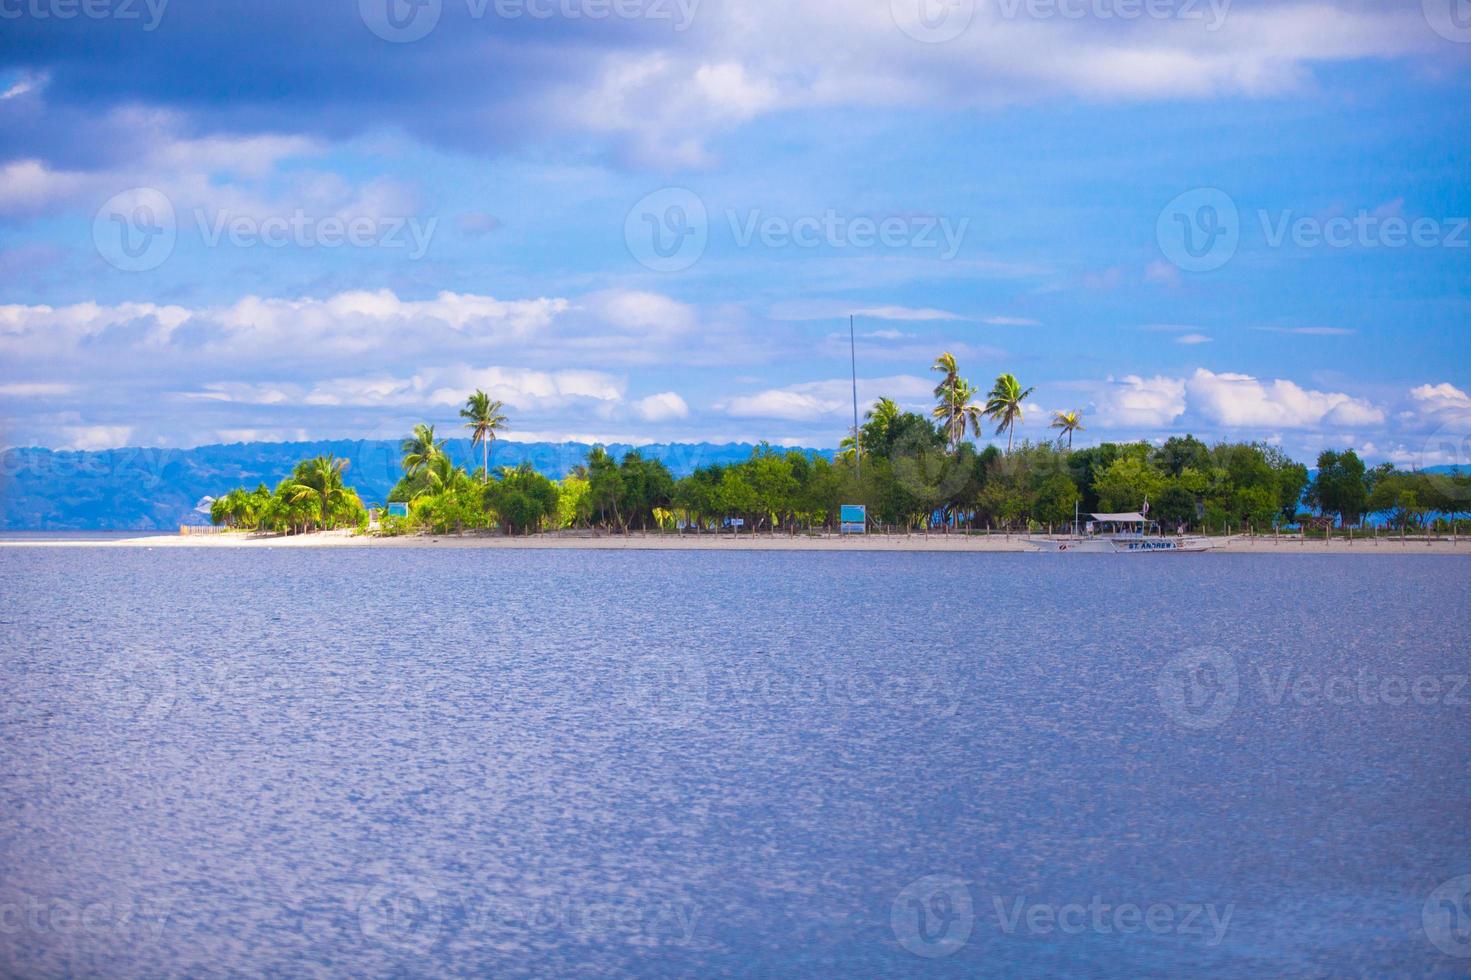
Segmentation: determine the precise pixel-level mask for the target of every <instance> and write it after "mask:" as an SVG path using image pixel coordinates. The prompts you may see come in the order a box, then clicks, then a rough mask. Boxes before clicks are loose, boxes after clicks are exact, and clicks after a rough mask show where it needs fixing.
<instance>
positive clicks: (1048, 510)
mask: <svg viewBox="0 0 1471 980" xmlns="http://www.w3.org/2000/svg"><path fill="white" fill-rule="evenodd" d="M933 370H934V371H935V372H936V373H938V374H939V375H940V379H939V382H938V384H937V385H936V386H935V389H934V397H935V405H934V408H933V409H932V410H931V411H930V412H929V413H928V414H927V415H926V414H920V413H918V412H910V411H904V410H902V409H901V408H900V407H899V405H898V404H897V403H896V402H894V401H893V400H892V399H889V398H880V399H878V401H877V402H875V404H874V405H873V407H872V408H871V409H869V411H868V412H867V413H866V415H865V416H864V419H863V421H862V423H861V424H860V425H859V427H858V429H857V431H856V432H853V433H851V434H850V435H849V436H848V437H847V438H845V439H843V440H842V442H841V444H840V446H839V450H838V452H836V453H835V454H833V455H832V457H831V458H829V457H828V456H827V455H824V454H813V453H809V452H804V451H800V450H782V449H778V448H774V447H772V446H771V445H769V444H765V443H763V444H762V445H760V446H758V447H756V448H755V449H754V450H753V452H752V454H751V457H750V458H749V459H747V460H744V461H742V462H739V463H735V464H727V465H710V466H701V467H697V468H696V469H695V470H694V471H693V472H692V473H690V474H689V475H688V476H685V477H682V478H678V479H676V478H675V477H674V475H673V474H672V473H671V472H670V471H669V469H668V468H667V467H666V466H665V465H664V464H663V463H662V462H660V461H658V460H654V459H645V458H644V457H643V456H642V455H641V454H640V453H639V452H638V451H637V450H633V451H630V452H627V453H625V454H624V455H623V456H622V458H619V459H614V458H613V457H612V456H610V455H609V454H608V453H607V451H606V450H605V449H603V448H602V447H594V448H593V449H592V450H591V452H589V454H588V456H587V458H586V460H585V461H584V462H582V463H581V464H579V465H577V466H575V467H573V469H572V470H571V472H569V473H568V474H567V476H566V477H565V478H563V479H561V480H551V479H549V478H547V477H546V476H544V475H542V474H541V473H538V472H537V471H536V470H535V469H534V468H532V467H531V466H530V465H529V464H522V465H521V466H518V467H501V468H499V469H496V470H492V469H491V467H490V461H491V452H492V447H493V444H494V442H495V440H496V439H497V438H498V436H499V434H500V432H502V431H503V430H505V429H506V428H507V426H508V419H507V417H506V414H505V411H504V406H503V405H502V404H501V403H500V402H498V401H495V400H493V399H491V398H490V396H489V395H487V394H486V393H485V392H483V391H476V392H475V393H474V394H472V395H471V396H469V398H467V399H466V403H465V407H464V408H462V409H461V410H460V416H461V418H462V419H463V420H464V422H463V424H464V427H465V428H466V429H468V430H470V435H471V445H472V449H473V448H478V449H479V450H480V456H481V458H480V461H479V462H480V465H479V466H478V467H477V468H476V469H474V470H473V471H470V470H467V469H466V468H465V467H463V466H461V465H459V464H458V463H456V462H455V461H454V460H453V459H451V458H450V456H449V454H448V453H447V452H446V451H445V441H444V440H443V439H441V438H439V437H438V435H437V433H436V431H435V427H434V426H433V425H431V424H427V423H426V424H421V425H417V426H415V427H414V430H413V432H412V433H411V434H410V435H409V436H408V437H407V438H406V439H404V440H403V443H402V446H401V451H402V460H401V464H402V468H403V476H402V478H401V479H400V480H399V481H398V483H397V485H396V486H394V488H393V490H392V492H391V493H390V494H389V497H388V500H389V502H390V503H396V504H403V505H405V509H406V510H407V513H406V514H404V515H401V516H387V515H385V516H384V517H383V518H382V521H381V528H382V531H383V532H384V533H388V534H396V533H407V532H415V531H430V532H435V533H445V532H457V531H464V530H473V529H491V528H497V529H499V530H501V531H503V532H504V533H507V534H528V533H534V532H538V531H547V530H560V529H566V528H601V529H605V530H608V531H614V532H624V533H626V532H628V531H648V530H653V529H666V530H668V529H694V530H715V529H720V528H723V527H728V526H732V525H734V526H738V527H740V528H741V529H742V530H744V531H747V532H761V531H776V530H789V531H797V530H806V529H819V528H825V529H832V528H835V527H836V524H837V519H838V512H839V508H840V506H841V505H843V504H864V505H866V506H867V509H868V516H869V520H870V521H871V522H872V523H874V524H878V525H883V526H887V527H892V528H912V529H925V530H929V529H934V530H961V529H973V528H982V527H985V528H995V529H1029V528H1048V527H1051V528H1059V527H1062V526H1065V525H1068V524H1070V523H1071V522H1072V520H1073V518H1074V514H1075V513H1079V512H1081V513H1084V514H1087V513H1090V512H1095V511H1096V512H1117V511H1136V510H1139V509H1140V508H1142V507H1144V506H1145V505H1146V504H1147V505H1148V508H1149V516H1150V518H1151V519H1153V520H1156V521H1158V522H1159V523H1160V524H1161V525H1162V526H1164V527H1166V528H1169V529H1175V528H1180V529H1196V530H1207V531H1212V530H1222V529H1226V528H1236V529H1244V528H1254V529H1257V530H1270V529H1271V528H1273V527H1280V526H1285V525H1289V524H1299V523H1302V522H1303V521H1304V520H1305V519H1308V518H1309V517H1311V515H1310V514H1307V513H1305V512H1304V511H1303V507H1304V506H1307V507H1312V508H1314V509H1315V510H1317V511H1318V512H1320V513H1322V514H1325V515H1330V517H1331V519H1332V520H1334V521H1337V522H1339V523H1343V524H1355V523H1358V522H1359V521H1361V520H1362V519H1363V518H1364V517H1365V515H1367V514H1371V513H1372V514H1382V515H1384V516H1385V517H1386V519H1387V520H1389V521H1390V522H1391V523H1394V524H1396V525H1397V526H1403V527H1420V526H1423V525H1424V524H1426V523H1427V522H1429V521H1431V520H1433V519H1434V518H1435V517H1436V516H1437V515H1448V516H1452V517H1454V516H1456V515H1458V514H1460V513H1463V512H1465V511H1466V510H1467V509H1468V501H1471V477H1468V476H1466V475H1463V474H1460V473H1455V474H1428V473H1418V472H1402V471H1398V470H1396V469H1394V467H1392V466H1390V465H1388V464H1385V465H1382V466H1378V467H1374V468H1372V469H1371V468H1366V466H1365V465H1364V463H1363V462H1362V461H1361V460H1360V459H1359V458H1358V456H1357V455H1356V454H1355V453H1354V452H1353V451H1352V450H1347V451H1342V452H1340V451H1335V450H1330V451H1325V452H1324V453H1322V454H1321V455H1320V456H1319V458H1318V467H1317V469H1318V473H1317V476H1316V478H1315V479H1312V480H1310V479H1309V471H1308V468H1307V467H1306V466H1304V465H1303V464H1301V463H1298V462H1296V461H1294V460H1292V459H1290V458H1289V457H1288V456H1287V455H1286V454H1285V453H1283V452H1282V451H1281V450H1280V449H1279V448H1277V447H1275V446H1272V445H1268V444H1265V443H1260V442H1251V443H1247V442H1219V443H1216V444H1214V445H1207V444H1206V443H1204V442H1202V441H1201V440H1199V439H1196V438H1195V437H1193V436H1190V435H1184V436H1175V437H1171V438H1169V439H1167V440H1165V441H1164V442H1163V443H1161V444H1158V445H1155V444H1151V443H1146V442H1123V443H1113V442H1105V443H1102V444H1100V445H1097V446H1091V447H1087V448H1081V449H1074V448H1073V447H1072V441H1073V436H1074V434H1075V433H1077V432H1079V431H1085V427H1084V424H1083V423H1084V418H1083V414H1082V413H1081V412H1078V411H1059V412H1055V413H1054V414H1053V417H1052V420H1051V428H1052V429H1054V430H1056V432H1057V435H1056V437H1055V438H1054V439H1051V440H1047V441H1040V442H1031V441H1028V440H1022V441H1020V442H1017V441H1016V439H1015V432H1016V427H1017V425H1018V424H1019V423H1020V422H1021V421H1022V420H1023V418H1024V412H1025V411H1026V405H1025V403H1026V400H1027V399H1028V397H1029V396H1030V395H1031V394H1032V391H1033V389H1032V388H1027V387H1023V386H1022V385H1021V384H1020V383H1019V382H1018V381H1017V379H1016V378H1015V377H1014V376H1013V375H1011V374H1002V375H1000V376H999V377H998V378H997V379H996V381H995V383H994V384H993V385H992V387H991V390H990V391H989V392H988V393H987V395H986V396H985V398H984V400H982V399H981V398H980V392H979V389H977V388H975V387H974V386H972V385H971V384H970V383H969V382H967V381H966V380H965V378H963V377H962V376H961V374H960V371H959V368H958V366H957V364H956V361H955V358H954V357H953V356H952V355H950V354H948V353H946V354H942V355H940V357H939V358H937V359H936V361H935V363H934V365H933ZM987 423H991V424H993V425H994V429H993V434H994V435H997V436H999V435H1002V434H1005V435H1006V437H1007V438H1006V447H1005V448H1004V449H1002V448H1000V447H998V446H995V445H986V446H985V447H984V448H978V447H977V445H976V444H975V443H974V442H972V441H971V440H970V439H968V438H967V435H971V436H976V437H980V436H981V435H982V430H983V427H985V426H986V425H987ZM345 468H346V464H345V461H343V460H338V459H334V458H333V457H319V458H317V459H313V460H306V461H303V462H302V463H300V464H298V466H297V467H296V469H295V470H294V471H293V473H292V475H291V476H289V477H288V478H287V479H286V480H283V481H282V483H281V484H280V485H279V486H278V487H277V488H276V489H275V490H274V491H267V490H266V488H265V487H264V486H261V487H257V488H256V489H255V490H253V491H247V490H245V489H244V488H238V489H236V490H232V491H230V493H228V494H226V495H225V496H224V497H221V498H220V499H219V500H217V501H215V504H214V508H213V510H212V514H211V516H212V517H213V518H214V520H215V522H216V523H223V524H228V525H231V526H234V527H242V528H259V529H262V530H273V531H288V532H300V531H310V530H317V529H322V528H331V527H343V526H349V525H352V524H358V525H361V526H366V524H367V514H366V511H365V510H364V509H363V506H362V503H361V501H359V500H358V498H357V494H356V493H355V492H353V491H352V488H351V487H348V486H345V485H344V482H343V472H344V470H345Z"/></svg>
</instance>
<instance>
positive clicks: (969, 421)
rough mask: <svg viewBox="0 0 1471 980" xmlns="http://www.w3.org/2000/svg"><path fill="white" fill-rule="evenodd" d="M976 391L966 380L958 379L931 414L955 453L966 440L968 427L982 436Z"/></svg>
mask: <svg viewBox="0 0 1471 980" xmlns="http://www.w3.org/2000/svg"><path fill="white" fill-rule="evenodd" d="M975 396H976V389H975V388H974V387H972V386H971V384H970V382H968V381H966V380H965V379H964V378H956V379H955V382H954V383H953V384H951V385H950V386H949V388H947V389H946V391H945V397H944V399H943V400H942V401H941V402H940V404H938V405H936V406H935V409H934V411H933V412H931V413H930V414H931V415H932V416H934V418H936V419H937V420H938V421H939V423H940V428H941V429H942V430H943V431H944V433H945V438H946V440H947V441H948V442H949V443H950V449H951V451H952V452H953V451H954V450H955V449H956V448H957V447H958V446H959V445H960V440H962V439H964V438H965V430H966V428H967V426H968V427H969V428H970V430H971V431H972V432H974V433H975V434H976V435H980V434H981V409H980V406H978V405H976V404H975V401H974V399H975Z"/></svg>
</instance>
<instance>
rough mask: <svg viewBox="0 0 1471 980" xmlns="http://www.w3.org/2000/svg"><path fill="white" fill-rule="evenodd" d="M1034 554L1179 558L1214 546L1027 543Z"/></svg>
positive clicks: (1145, 541)
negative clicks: (1181, 554) (1159, 554)
mask: <svg viewBox="0 0 1471 980" xmlns="http://www.w3.org/2000/svg"><path fill="white" fill-rule="evenodd" d="M1030 544H1031V545H1032V548H1033V549H1035V550H1037V551H1044V552H1059V553H1065V554H1081V555H1135V554H1158V553H1161V552H1163V553H1166V554H1180V553H1188V552H1200V551H1210V550H1211V549H1212V548H1214V547H1216V543H1215V542H1214V541H1212V540H1211V539H1209V538H1189V537H1172V538H1134V537H1130V538H1103V537H1098V538H1073V539H1064V540H1046V541H1032V542H1030Z"/></svg>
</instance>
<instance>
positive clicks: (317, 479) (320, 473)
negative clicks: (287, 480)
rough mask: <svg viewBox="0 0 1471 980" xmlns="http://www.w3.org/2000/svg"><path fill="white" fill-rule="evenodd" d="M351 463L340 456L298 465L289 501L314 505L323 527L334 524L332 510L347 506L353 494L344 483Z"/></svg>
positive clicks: (289, 493)
mask: <svg viewBox="0 0 1471 980" xmlns="http://www.w3.org/2000/svg"><path fill="white" fill-rule="evenodd" d="M347 465H348V461H347V460H345V459H338V458H337V457H336V456H318V457H316V458H315V459H308V460H304V461H303V462H301V463H298V464H297V466H296V470H295V472H293V473H292V474H291V480H292V482H291V485H290V487H288V488H287V494H286V495H287V498H288V499H289V500H290V501H291V502H292V503H304V502H310V503H313V504H315V505H316V509H317V516H318V520H319V523H320V524H321V526H322V527H327V526H328V523H329V522H330V520H331V515H332V509H333V507H335V506H336V505H338V504H340V503H343V502H346V501H347V500H348V499H349V498H350V497H351V496H352V495H353V491H352V490H351V489H349V488H348V487H347V486H346V485H345V484H344V483H343V482H342V474H343V472H344V471H345V470H346V469H347Z"/></svg>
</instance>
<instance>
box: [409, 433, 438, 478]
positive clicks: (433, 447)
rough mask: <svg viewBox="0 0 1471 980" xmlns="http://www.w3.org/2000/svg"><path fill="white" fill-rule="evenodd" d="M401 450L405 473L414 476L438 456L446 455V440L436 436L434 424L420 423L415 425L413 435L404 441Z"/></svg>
mask: <svg viewBox="0 0 1471 980" xmlns="http://www.w3.org/2000/svg"><path fill="white" fill-rule="evenodd" d="M399 451H400V452H402V453H403V461H402V465H403V468H404V473H405V474H407V475H409V476H413V475H415V474H417V473H418V472H419V471H420V470H423V469H424V468H425V467H427V466H428V465H429V464H430V462H432V461H433V460H434V458H435V457H436V456H443V455H444V442H443V440H436V439H435V438H434V426H432V425H423V424H420V425H416V426H414V433H413V435H411V436H409V437H408V438H407V439H405V440H404V441H403V443H402V445H400V446H399Z"/></svg>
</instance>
